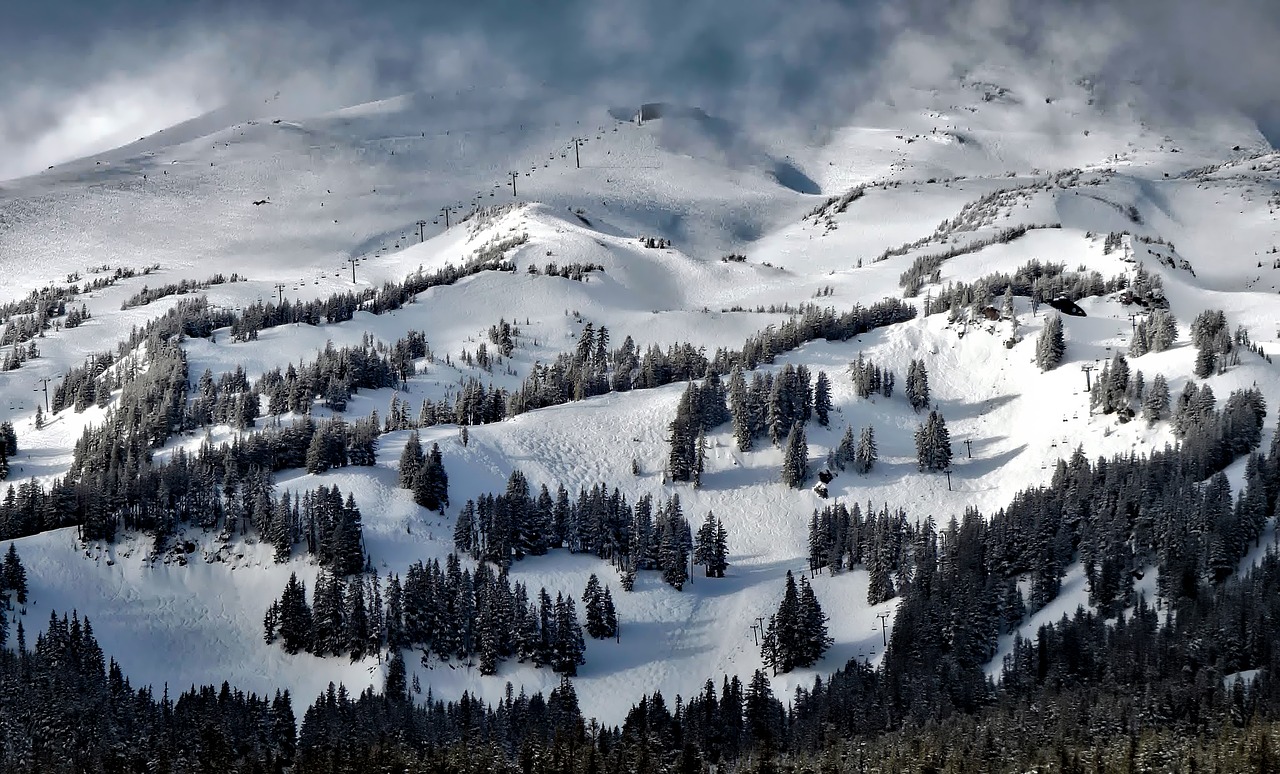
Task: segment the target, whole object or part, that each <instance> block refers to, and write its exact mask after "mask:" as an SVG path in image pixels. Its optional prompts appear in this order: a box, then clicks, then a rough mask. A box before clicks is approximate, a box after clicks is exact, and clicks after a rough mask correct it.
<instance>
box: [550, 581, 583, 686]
mask: <svg viewBox="0 0 1280 774" xmlns="http://www.w3.org/2000/svg"><path fill="white" fill-rule="evenodd" d="M553 642H554V645H553V646H552V661H551V665H552V666H551V668H552V669H554V670H555V671H557V672H559V673H561V674H565V675H569V676H570V677H572V676H574V675H576V674H578V667H579V666H580V665H581V664H585V663H586V658H585V655H584V654H585V653H586V650H587V646H586V643H585V642H583V639H582V628H581V627H580V626H579V625H578V613H577V611H576V610H575V608H574V604H573V597H564V596H562V595H560V594H557V595H556V605H555V637H554V640H553Z"/></svg>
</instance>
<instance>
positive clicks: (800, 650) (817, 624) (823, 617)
mask: <svg viewBox="0 0 1280 774" xmlns="http://www.w3.org/2000/svg"><path fill="white" fill-rule="evenodd" d="M798 619H799V635H800V641H799V642H798V643H797V646H796V650H797V653H796V666H801V667H807V666H812V665H813V663H814V662H815V661H817V660H818V659H820V658H822V656H823V654H824V653H826V652H827V648H830V647H831V644H832V643H833V642H834V641H835V640H834V639H832V638H831V636H830V635H828V634H827V614H826V613H824V612H822V606H821V605H819V604H818V597H817V595H816V594H814V592H813V587H812V586H810V585H809V581H808V580H807V579H805V578H801V579H800V600H799V614H798Z"/></svg>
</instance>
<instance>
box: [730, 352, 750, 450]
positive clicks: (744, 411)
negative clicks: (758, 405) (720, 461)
mask: <svg viewBox="0 0 1280 774" xmlns="http://www.w3.org/2000/svg"><path fill="white" fill-rule="evenodd" d="M754 404H755V401H754V400H753V399H752V396H751V393H750V392H749V391H748V389H747V380H746V376H744V375H743V373H742V366H738V365H735V366H734V367H733V373H732V374H730V375H729V410H730V413H731V414H732V417H733V440H734V441H735V442H736V443H737V445H738V451H744V452H745V451H751V447H752V446H753V445H754V442H755V427H754V422H753V421H752V414H753V413H754V411H755V405H754Z"/></svg>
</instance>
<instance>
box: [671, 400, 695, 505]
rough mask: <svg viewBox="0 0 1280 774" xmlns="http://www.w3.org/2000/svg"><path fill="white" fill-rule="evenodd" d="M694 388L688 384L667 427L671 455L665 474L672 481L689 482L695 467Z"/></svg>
mask: <svg viewBox="0 0 1280 774" xmlns="http://www.w3.org/2000/svg"><path fill="white" fill-rule="evenodd" d="M693 400H694V387H693V384H692V383H690V384H689V385H688V386H687V387H686V388H685V391H684V394H683V395H681V396H680V402H679V403H678V404H676V416H675V419H673V420H671V424H670V425H669V426H668V430H669V431H670V435H669V436H668V439H667V440H668V441H669V442H670V444H671V453H670V454H669V455H668V457H667V472H668V473H669V474H670V476H671V480H672V481H691V480H693V477H694V470H695V468H696V466H697V454H698V451H697V449H696V448H695V447H696V445H697V440H698V435H697V432H698V431H697V428H696V427H695V418H694V407H693Z"/></svg>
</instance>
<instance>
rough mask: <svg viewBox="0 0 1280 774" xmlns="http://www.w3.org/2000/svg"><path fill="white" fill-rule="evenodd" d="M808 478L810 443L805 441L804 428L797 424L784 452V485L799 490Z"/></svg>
mask: <svg viewBox="0 0 1280 774" xmlns="http://www.w3.org/2000/svg"><path fill="white" fill-rule="evenodd" d="M808 477H809V442H808V441H807V440H806V439H805V433H804V426H803V425H801V424H800V423H799V422H797V423H795V424H794V425H792V426H791V432H790V433H788V434H787V442H786V444H785V445H784V447H783V450H782V483H783V484H785V485H786V486H789V487H791V488H792V489H799V488H800V487H802V486H804V482H805V479H806V478H808Z"/></svg>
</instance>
